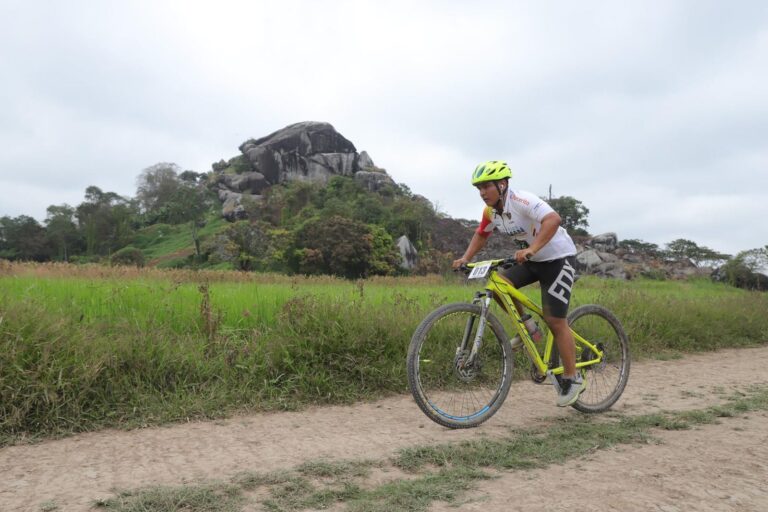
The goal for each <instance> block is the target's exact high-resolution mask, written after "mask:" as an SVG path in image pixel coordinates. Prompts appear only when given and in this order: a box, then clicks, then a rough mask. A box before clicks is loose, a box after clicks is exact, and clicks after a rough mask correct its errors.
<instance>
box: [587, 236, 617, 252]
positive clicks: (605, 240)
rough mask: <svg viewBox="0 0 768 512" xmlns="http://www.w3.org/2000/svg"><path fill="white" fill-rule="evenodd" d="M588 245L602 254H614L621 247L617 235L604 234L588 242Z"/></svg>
mask: <svg viewBox="0 0 768 512" xmlns="http://www.w3.org/2000/svg"><path fill="white" fill-rule="evenodd" d="M586 245H587V246H588V247H591V248H592V249H596V250H598V251H601V252H613V251H615V250H616V248H617V247H618V246H619V239H618V237H617V236H616V233H603V234H602V235H596V236H593V237H592V238H590V239H589V240H587V242H586Z"/></svg>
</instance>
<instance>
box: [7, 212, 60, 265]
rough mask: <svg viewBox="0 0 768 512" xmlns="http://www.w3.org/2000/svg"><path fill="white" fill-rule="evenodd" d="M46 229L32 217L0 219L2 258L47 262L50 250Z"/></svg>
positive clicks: (21, 216) (20, 216)
mask: <svg viewBox="0 0 768 512" xmlns="http://www.w3.org/2000/svg"><path fill="white" fill-rule="evenodd" d="M47 242H48V240H47V237H46V233H45V228H44V227H43V226H41V225H40V223H39V222H37V221H36V220H35V219H33V218H32V217H29V216H27V215H19V216H18V217H15V218H11V217H7V216H6V217H0V258H4V259H9V260H19V261H46V260H48V259H50V249H49V246H48V243H47Z"/></svg>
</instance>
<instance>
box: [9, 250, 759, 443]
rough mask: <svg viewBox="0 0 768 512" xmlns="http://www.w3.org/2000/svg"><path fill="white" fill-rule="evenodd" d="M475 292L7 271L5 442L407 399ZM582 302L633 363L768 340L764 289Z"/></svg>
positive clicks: (417, 283) (619, 294) (431, 286)
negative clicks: (411, 373) (428, 330)
mask: <svg viewBox="0 0 768 512" xmlns="http://www.w3.org/2000/svg"><path fill="white" fill-rule="evenodd" d="M475 288H476V285H473V286H469V285H467V284H466V282H464V281H463V280H461V279H460V278H458V277H457V278H455V279H452V278H442V277H437V276H432V277H426V278H397V279H396V278H382V279H372V280H368V281H358V282H353V281H344V280H339V279H334V278H302V277H286V276H278V275H263V274H261V275H259V274H246V273H238V272H214V271H208V272H194V271H180V270H179V271H172V270H166V271H162V270H157V269H147V270H138V269H132V268H122V267H121V268H107V267H98V266H79V267H74V266H67V265H56V264H47V265H33V264H26V265H17V264H9V263H7V262H5V263H3V262H0V443H2V444H7V443H10V442H17V441H19V440H20V439H28V438H37V437H41V436H51V435H61V434H66V433H70V432H77V431H85V430H93V429H98V428H103V427H106V426H125V427H134V426H141V425H150V424H160V423H164V422H169V421H180V420H185V419H187V418H201V417H220V416H225V415H228V414H231V413H233V412H235V411H247V410H265V409H295V408H297V407H301V406H302V405H305V404H308V403H321V404H322V403H349V402H352V401H355V400H364V399H370V398H374V397H380V396H383V395H386V394H391V393H402V392H406V376H405V353H406V349H407V346H408V343H409V341H410V337H411V335H412V333H413V330H414V329H415V327H416V325H417V324H418V323H419V321H420V320H421V319H422V318H423V317H424V316H425V314H426V313H427V312H428V311H430V310H431V309H433V308H434V307H436V306H438V305H440V304H444V303H447V302H456V301H464V300H468V299H470V298H471V296H472V292H473V291H474V290H475ZM529 293H531V294H532V295H533V296H534V297H536V296H537V295H538V290H537V289H536V288H535V287H532V288H531V289H530V290H529ZM536 298H538V297H536ZM574 302H575V304H576V305H579V304H587V303H600V304H603V305H605V306H606V307H608V308H610V309H612V310H613V311H614V312H615V313H616V314H617V316H618V317H619V318H620V319H621V321H622V322H623V324H624V327H625V329H626V331H627V332H628V333H629V335H630V338H631V343H632V354H633V357H634V358H635V359H637V358H640V357H662V358H666V357H677V356H678V355H679V354H680V353H682V352H688V351H696V350H714V349H717V348H720V347H737V346H748V345H755V344H759V343H764V342H766V341H767V340H768V315H766V312H767V311H768V294H765V293H762V294H760V293H756V292H746V291H743V290H738V289H735V288H730V287H726V286H724V285H718V284H714V283H711V282H708V281H692V282H661V281H630V282H623V281H607V280H600V279H597V278H589V277H587V278H583V279H581V280H580V281H579V282H578V283H577V286H576V288H575V292H574Z"/></svg>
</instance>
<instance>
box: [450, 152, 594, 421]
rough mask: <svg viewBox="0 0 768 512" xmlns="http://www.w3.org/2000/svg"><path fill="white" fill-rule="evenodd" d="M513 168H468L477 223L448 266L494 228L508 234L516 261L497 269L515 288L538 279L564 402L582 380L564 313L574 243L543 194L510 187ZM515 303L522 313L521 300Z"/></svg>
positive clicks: (493, 164) (468, 255)
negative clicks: (477, 204)
mask: <svg viewBox="0 0 768 512" xmlns="http://www.w3.org/2000/svg"><path fill="white" fill-rule="evenodd" d="M511 177H512V171H511V170H510V168H509V166H508V165H507V164H506V162H501V161H497V160H492V161H488V162H484V163H482V164H480V165H478V166H477V167H476V168H475V171H474V172H473V173H472V185H474V186H475V187H477V189H478V191H479V192H480V198H481V199H482V200H483V201H484V202H485V204H486V207H485V209H484V211H483V217H482V221H481V222H480V226H479V227H478V228H477V230H476V231H475V233H474V235H473V236H472V240H471V241H470V242H469V246H468V247H467V250H466V251H465V252H464V255H463V256H462V257H461V258H459V259H457V260H455V261H454V262H453V268H458V267H460V266H461V265H465V264H466V263H469V262H470V261H471V260H472V258H473V257H474V256H475V255H476V254H477V253H478V252H479V251H480V250H481V249H482V248H483V247H484V246H485V243H486V241H487V240H488V237H489V236H490V235H491V233H492V232H493V231H494V230H497V231H499V232H501V233H505V234H507V235H509V236H512V237H513V238H514V239H515V240H516V241H517V243H518V247H519V248H520V249H519V250H518V251H516V252H515V260H517V262H518V263H519V264H518V265H514V266H512V267H510V268H508V269H500V270H499V273H500V274H501V276H502V277H503V278H504V279H506V280H508V281H509V282H511V283H512V284H513V285H514V286H515V287H516V288H521V287H523V286H526V285H528V284H531V283H535V282H536V281H539V284H540V286H541V301H542V306H543V309H544V320H545V321H546V322H547V325H548V326H549V329H550V330H551V331H552V334H553V335H554V337H555V343H556V344H557V349H558V351H559V353H560V357H561V359H562V361H563V368H564V372H563V377H562V379H561V382H560V386H555V388H558V387H559V389H556V390H557V392H558V396H557V405H559V406H561V407H565V406H568V405H571V404H573V403H574V402H575V401H576V400H578V398H579V395H580V394H581V393H582V392H583V391H584V390H585V389H586V387H587V383H586V381H585V380H584V379H583V378H582V376H581V373H580V372H576V349H575V345H574V341H573V334H571V330H570V328H569V327H568V321H567V320H566V316H567V314H568V304H569V302H570V298H571V289H572V287H573V283H574V274H575V270H574V267H573V257H574V256H575V255H576V246H575V245H574V243H573V240H571V237H570V236H569V235H568V233H567V232H566V231H565V229H563V228H562V227H561V226H560V222H561V218H560V215H559V214H558V213H557V212H556V211H555V210H553V209H552V207H551V206H549V205H548V204H547V203H546V202H545V201H544V200H543V199H541V198H539V197H538V196H536V195H535V194H532V193H530V192H525V191H523V190H512V189H511V188H510V187H509V179H510V178H511ZM515 306H516V307H517V310H518V311H519V312H520V314H521V315H522V314H523V309H522V305H520V304H519V303H518V302H517V301H515Z"/></svg>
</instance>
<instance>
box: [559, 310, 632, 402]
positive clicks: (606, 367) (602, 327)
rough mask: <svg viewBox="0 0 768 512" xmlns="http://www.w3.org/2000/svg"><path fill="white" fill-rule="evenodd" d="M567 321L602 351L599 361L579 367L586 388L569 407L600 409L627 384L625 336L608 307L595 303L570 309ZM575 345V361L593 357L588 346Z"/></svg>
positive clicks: (627, 353) (628, 361)
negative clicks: (585, 380) (581, 369)
mask: <svg viewBox="0 0 768 512" xmlns="http://www.w3.org/2000/svg"><path fill="white" fill-rule="evenodd" d="M568 324H569V325H570V326H571V329H572V330H573V331H574V332H576V333H578V334H579V335H580V336H581V337H583V338H584V339H586V340H588V341H589V342H590V343H592V344H593V345H595V346H596V347H597V348H598V349H599V350H601V351H602V352H603V359H602V361H601V362H600V363H598V364H594V365H591V366H587V367H585V368H584V369H583V372H584V376H585V378H586V379H587V389H586V390H584V392H583V393H582V394H581V395H580V396H579V399H578V400H577V401H576V402H575V403H574V404H573V408H574V409H576V410H578V411H581V412H586V413H596V412H603V411H605V410H607V409H608V408H610V407H611V406H612V405H613V404H614V403H616V401H617V400H618V399H619V397H620V396H621V394H622V393H623V392H624V388H625V387H626V385H627V380H628V379H629V363H630V357H629V338H627V334H626V333H625V332H624V328H623V327H622V326H621V322H619V320H618V318H616V316H614V314H613V313H611V312H610V311H609V310H608V309H606V308H604V307H603V306H598V305H596V304H589V305H585V306H580V307H578V308H576V309H574V310H573V311H572V312H571V314H569V315H568ZM576 347H577V361H589V360H592V359H594V354H592V352H591V351H590V350H589V349H587V348H585V347H583V345H580V344H579V343H577V344H576ZM581 349H583V350H581Z"/></svg>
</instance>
